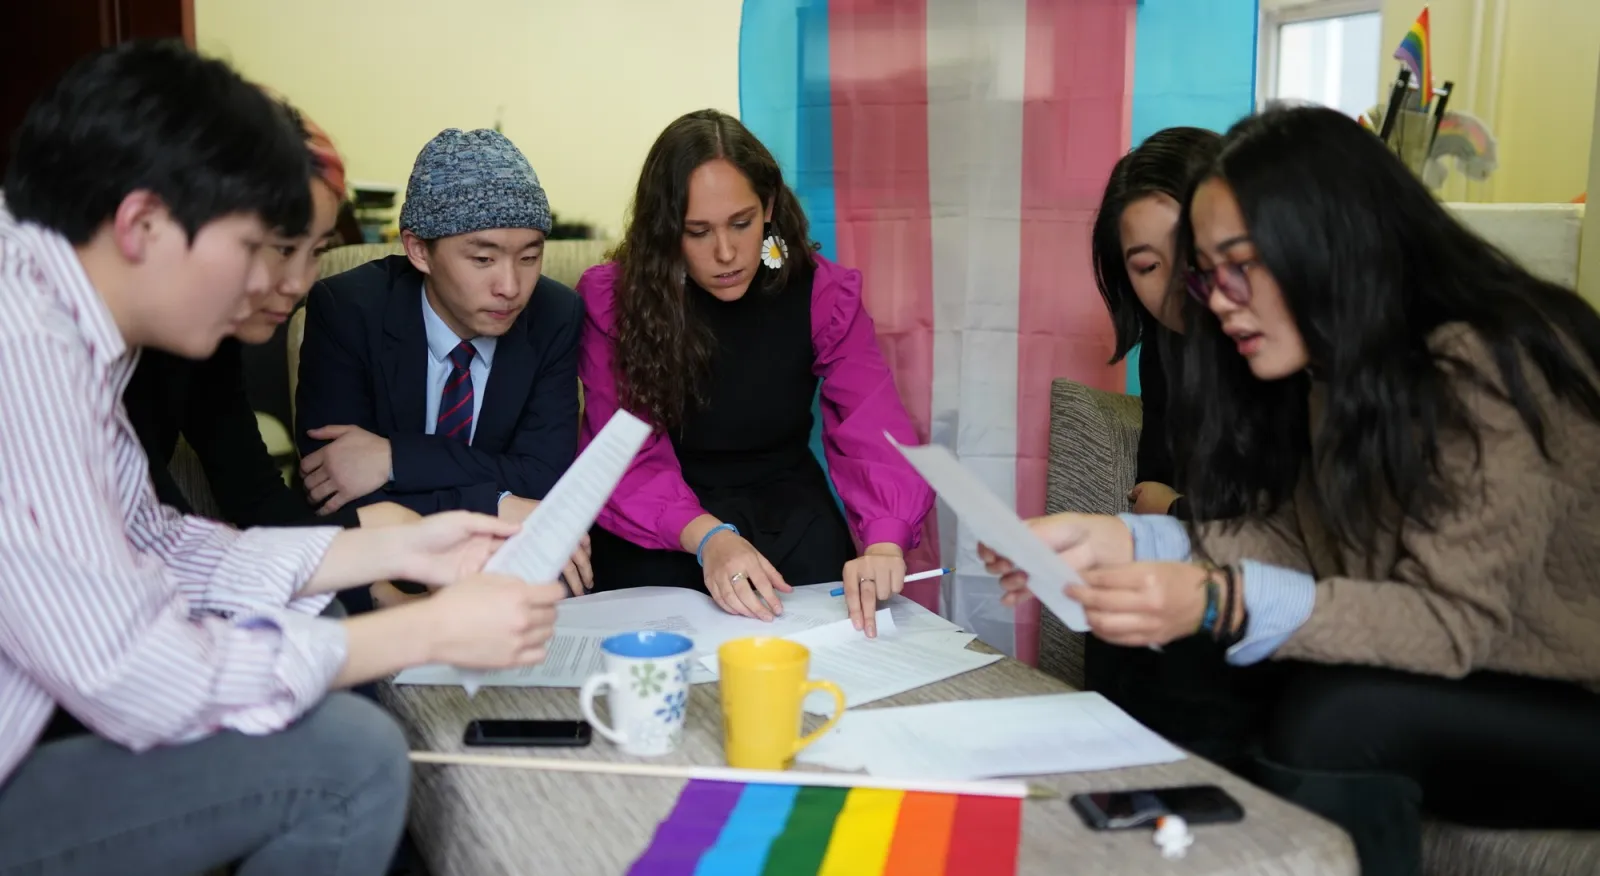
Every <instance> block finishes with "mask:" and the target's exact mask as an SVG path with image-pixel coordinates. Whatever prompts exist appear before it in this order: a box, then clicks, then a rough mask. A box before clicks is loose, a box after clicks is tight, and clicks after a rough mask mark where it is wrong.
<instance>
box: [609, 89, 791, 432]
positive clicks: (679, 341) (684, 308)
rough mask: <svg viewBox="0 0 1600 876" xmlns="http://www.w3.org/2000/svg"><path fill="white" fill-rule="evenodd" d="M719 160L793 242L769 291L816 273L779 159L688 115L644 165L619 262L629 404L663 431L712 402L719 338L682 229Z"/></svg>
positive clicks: (735, 127)
mask: <svg viewBox="0 0 1600 876" xmlns="http://www.w3.org/2000/svg"><path fill="white" fill-rule="evenodd" d="M717 158H722V159H726V160H727V161H728V162H729V163H730V164H732V165H733V166H734V167H736V168H738V169H739V172H740V173H743V174H744V175H745V178H746V179H748V180H749V181H750V187H751V188H752V189H754V190H755V193H756V196H757V197H759V198H760V199H761V203H762V204H763V205H767V204H770V205H772V222H771V224H770V226H769V227H768V229H767V230H766V234H777V235H778V236H780V237H782V238H783V239H784V240H785V241H787V242H788V249H789V252H788V257H787V258H785V259H784V263H783V267H781V268H778V269H777V270H775V271H761V272H758V274H757V276H758V278H759V277H760V276H761V275H762V274H765V275H766V277H765V280H764V282H763V285H762V287H761V291H772V290H776V289H781V288H783V287H784V285H785V284H786V283H787V282H788V281H789V278H790V276H791V274H792V273H793V272H795V271H804V272H810V271H811V270H812V269H813V268H814V267H815V262H814V261H813V259H812V255H811V246H810V229H809V227H808V223H807V222H806V214H805V211H803V210H802V209H801V208H800V201H799V199H798V198H796V197H795V194H794V192H793V191H792V190H790V188H789V186H788V185H787V184H786V183H784V181H783V172H782V171H781V170H780V169H779V168H778V162H777V159H775V158H773V157H772V153H771V152H769V151H767V147H766V146H763V145H762V144H761V141H760V140H758V139H756V136H755V135H754V134H752V133H750V129H749V128H746V127H745V126H744V125H742V124H740V122H739V120H738V119H736V118H734V117H733V116H730V115H728V114H727V113H724V112H719V111H717V110H712V109H706V110H696V111H695V112H691V113H688V114H686V115H683V116H680V117H679V118H678V119H677V120H676V121H674V122H673V123H672V124H670V125H668V126H667V128H666V130H664V131H662V132H661V136H659V137H657V138H656V142H655V144H654V145H653V146H651V147H650V153H649V154H648V155H647V156H646V157H645V160H644V169H643V171H641V172H640V174H639V186H638V189H637V190H636V191H635V193H634V196H633V215H632V217H631V218H630V220H629V222H628V228H627V230H626V231H625V232H624V233H623V236H622V243H621V245H620V246H618V247H617V251H616V253H615V254H614V255H613V257H614V258H615V259H616V262H617V267H618V269H619V271H620V273H621V276H620V277H619V278H618V282H617V292H616V294H617V305H616V306H617V326H616V338H615V356H616V371H617V382H618V388H619V390H620V394H621V397H622V406H623V407H624V408H625V409H627V410H629V411H632V412H633V413H635V414H639V415H640V416H642V417H644V418H645V419H646V420H647V421H648V422H650V423H652V424H653V425H655V426H657V427H659V428H662V429H671V428H673V427H675V426H677V425H679V424H680V423H681V422H682V420H683V417H684V415H685V414H686V413H687V410H688V408H689V407H690V406H691V405H693V404H698V403H702V402H704V399H703V398H702V397H701V382H702V380H703V378H704V376H705V372H706V369H707V367H708V366H709V363H710V360H711V350H712V346H713V343H714V339H713V338H712V337H711V335H710V329H708V328H707V327H705V326H703V325H700V324H698V323H697V322H696V321H695V319H694V315H693V313H692V312H691V311H690V309H689V306H688V301H687V299H686V298H685V295H686V294H687V287H686V282H685V279H684V278H685V273H684V272H685V264H684V258H683V222H684V212H685V211H686V210H688V208H689V177H690V176H692V175H693V174H694V172H695V170H696V169H697V168H699V167H700V165H702V164H705V163H706V162H708V161H711V160H713V159H717ZM763 236H765V235H763ZM752 291H756V290H752Z"/></svg>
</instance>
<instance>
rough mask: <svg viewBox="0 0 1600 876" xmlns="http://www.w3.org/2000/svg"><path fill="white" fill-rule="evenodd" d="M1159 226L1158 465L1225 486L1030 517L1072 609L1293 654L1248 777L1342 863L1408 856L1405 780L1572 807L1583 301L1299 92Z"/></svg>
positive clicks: (1131, 625) (1580, 570) (1232, 648)
mask: <svg viewBox="0 0 1600 876" xmlns="http://www.w3.org/2000/svg"><path fill="white" fill-rule="evenodd" d="M1179 240H1180V242H1185V243H1188V244H1190V245H1191V246H1190V249H1191V251H1192V261H1193V265H1194V268H1195V270H1194V274H1193V276H1192V277H1191V278H1189V281H1188V284H1187V285H1188V288H1189V289H1190V290H1191V291H1192V294H1193V296H1194V298H1195V299H1196V305H1198V306H1193V307H1190V308H1189V311H1188V313H1187V319H1186V336H1185V352H1184V357H1183V363H1182V364H1183V367H1182V375H1183V377H1182V381H1181V386H1180V387H1179V388H1178V389H1177V390H1176V391H1175V393H1174V398H1175V400H1176V404H1175V416H1177V417H1178V418H1179V419H1180V420H1181V421H1183V422H1184V423H1185V424H1186V427H1187V428H1190V429H1192V430H1193V445H1192V447H1191V448H1190V452H1191V453H1192V456H1191V457H1189V458H1188V459H1187V460H1185V462H1187V463H1188V464H1187V465H1181V466H1180V467H1181V468H1182V469H1183V471H1184V476H1183V477H1182V479H1181V480H1182V486H1183V488H1184V492H1185V494H1186V495H1187V496H1188V497H1189V500H1190V502H1191V503H1192V504H1193V506H1194V509H1195V515H1196V518H1197V519H1202V520H1203V519H1206V518H1207V517H1208V516H1209V515H1208V511H1209V510H1210V509H1212V508H1215V507H1218V506H1219V505H1221V504H1224V503H1229V502H1237V503H1240V504H1241V505H1242V506H1243V507H1245V508H1247V509H1248V510H1247V512H1246V513H1245V514H1244V515H1243V516H1242V517H1240V518H1238V519H1235V520H1230V521H1226V522H1220V523H1203V524H1188V525H1185V524H1184V523H1182V522H1180V521H1177V520H1174V519H1172V518H1170V517H1162V516H1150V515H1124V516H1122V517H1092V516H1087V515H1072V516H1069V515H1060V516H1056V517H1052V518H1045V519H1041V520H1038V521H1035V522H1034V524H1033V526H1034V531H1035V532H1036V533H1037V534H1038V535H1039V536H1040V537H1041V538H1043V539H1045V540H1047V541H1049V542H1050V543H1051V544H1052V545H1053V546H1055V547H1056V548H1057V549H1058V550H1061V551H1062V554H1063V556H1064V557H1065V558H1066V559H1067V560H1068V561H1069V562H1071V563H1072V564H1073V565H1074V566H1075V567H1077V568H1079V569H1081V570H1082V571H1083V578H1084V582H1085V583H1084V585H1083V586H1074V587H1071V588H1069V589H1068V592H1069V593H1070V594H1071V595H1072V596H1074V597H1075V598H1077V599H1078V600H1079V601H1080V602H1081V603H1082V604H1083V606H1084V608H1085V610H1086V612H1087V614H1088V618H1089V623H1090V625H1091V626H1092V627H1093V629H1094V632H1095V635H1097V636H1100V637H1101V638H1104V639H1107V640H1108V641H1112V642H1118V643H1121V644H1124V645H1130V646H1149V645H1157V646H1159V645H1162V644H1165V643H1167V642H1170V641H1173V640H1175V639H1179V638H1182V637H1184V636H1187V635H1191V634H1193V633H1194V632H1195V631H1197V630H1198V631H1201V632H1204V633H1207V634H1209V635H1211V636H1212V637H1213V638H1215V639H1216V640H1217V641H1218V642H1219V643H1221V644H1222V645H1224V646H1225V647H1226V648H1227V660H1228V661H1229V662H1230V663H1233V664H1235V665H1248V664H1254V663H1258V662H1261V661H1264V660H1269V659H1276V660H1291V661H1298V662H1299V663H1300V667H1301V668H1299V669H1297V671H1296V675H1295V678H1294V679H1293V680H1292V681H1291V682H1290V683H1289V685H1288V687H1287V689H1286V692H1285V694H1284V696H1283V698H1282V699H1281V700H1280V702H1279V704H1278V706H1277V708H1276V710H1275V713H1274V717H1273V719H1272V721H1271V724H1270V727H1269V731H1268V735H1267V741H1266V751H1265V757H1264V758H1263V759H1262V762H1261V763H1260V764H1259V768H1260V775H1259V776H1258V777H1257V780H1258V781H1259V782H1261V783H1262V784H1264V785H1266V786H1267V787H1269V788H1273V789H1274V790H1277V791H1278V792H1279V793H1280V794H1283V795H1284V796H1286V797H1289V798H1290V799H1292V800H1294V801H1296V802H1298V803H1300V804H1302V805H1304V806H1306V807H1307V808H1310V809H1313V810H1314V811H1317V812H1319V813H1321V814H1323V815H1325V816H1327V817H1329V818H1331V819H1332V820H1334V821H1335V822H1337V823H1339V824H1340V825H1341V826H1342V827H1344V828H1345V830H1346V831H1348V832H1349V833H1350V835H1351V836H1352V838H1353V839H1354V840H1355V844H1356V848H1357V851H1358V853H1359V855H1360V858H1361V862H1362V868H1363V872H1364V873H1366V874H1369V876H1371V874H1388V873H1405V874H1415V873H1420V872H1421V863H1420V861H1421V830H1420V818H1421V812H1422V810H1423V808H1424V807H1425V808H1426V809H1427V810H1428V811H1429V812H1431V813H1432V814H1435V815H1438V816H1441V817H1443V818H1446V819H1448V820H1451V821H1456V822H1462V823H1468V824H1476V825H1485V826H1499V827H1543V828H1596V827H1600V807H1596V806H1594V805H1593V796H1592V795H1593V791H1592V789H1593V787H1594V786H1595V785H1596V784H1600V747H1597V746H1596V745H1595V728H1597V727H1600V696H1597V695H1596V690H1597V689H1600V456H1596V455H1595V453H1594V448H1595V447H1596V446H1600V386H1597V378H1596V374H1597V366H1600V315H1597V314H1596V313H1595V311H1594V309H1593V308H1591V307H1590V306H1589V305H1588V304H1587V303H1586V302H1584V301H1583V300H1582V299H1580V298H1579V297H1578V296H1577V295H1576V294H1575V293H1574V292H1573V291H1572V290H1570V289H1566V288H1563V287H1561V286H1558V285H1555V284H1552V283H1549V282H1547V281H1545V280H1542V279H1539V278H1537V277H1535V276H1533V275H1531V274H1529V273H1528V272H1527V271H1526V270H1524V269H1523V268H1522V267H1520V266H1519V265H1517V264H1516V263H1515V262H1513V261H1512V260H1511V259H1509V258H1508V257H1506V256H1505V255H1504V254H1503V253H1501V252H1500V251H1499V250H1497V249H1495V248H1494V247H1493V246H1491V245H1489V244H1487V243H1485V242H1484V241H1482V240H1481V239H1479V238H1478V237H1476V236H1474V235H1473V234H1472V233H1471V232H1470V231H1468V230H1467V229H1466V228H1464V227H1463V226H1462V225H1460V224H1459V223H1458V222H1457V221H1455V219H1454V218H1452V217H1451V215H1450V214H1449V213H1448V212H1446V211H1445V209H1444V208H1443V207H1442V206H1441V205H1440V204H1439V203H1438V202H1437V201H1436V200H1435V199H1434V198H1433V196H1432V195H1431V194H1430V193H1429V192H1428V190H1427V189H1426V188H1425V187H1424V186H1423V185H1422V184H1421V183H1420V182H1419V181H1418V180H1417V179H1416V178H1415V177H1414V176H1413V175H1412V174H1411V173H1410V172H1409V171H1408V170H1407V169H1406V167H1405V166H1404V165H1403V164H1402V163H1401V162H1400V160H1399V159H1398V158H1397V157H1396V156H1394V155H1393V154H1392V153H1390V152H1389V151H1388V150H1387V149H1386V148H1385V147H1384V146H1383V144H1382V143H1381V142H1379V140H1378V139H1377V138H1376V137H1374V136H1373V135H1372V134H1371V133H1370V132H1368V131H1366V130H1364V129H1363V128H1362V127H1361V126H1359V125H1357V124H1356V123H1355V122H1353V121H1351V120H1350V119H1348V118H1346V117H1344V116H1342V115H1340V114H1339V113H1337V112H1335V111H1333V110H1328V109H1321V108H1295V109H1284V110H1272V111H1268V112H1266V113H1264V114H1262V115H1260V116H1256V117H1253V118H1250V119H1247V120H1245V121H1243V122H1241V123H1239V124H1238V125H1236V126H1235V127H1234V129H1233V130H1232V131H1230V132H1229V134H1228V135H1227V137H1226V139H1225V141H1224V145H1223V150H1222V154H1221V156H1220V157H1219V159H1218V160H1217V162H1216V163H1215V164H1214V165H1213V167H1212V169H1211V171H1210V172H1209V173H1208V174H1207V178H1206V179H1205V181H1204V182H1203V183H1202V184H1201V185H1200V186H1199V187H1198V188H1197V189H1196V191H1195V193H1194V195H1193V197H1192V199H1191V200H1190V202H1189V204H1188V205H1187V209H1186V213H1185V217H1184V228H1183V229H1182V230H1180V233H1179ZM985 559H986V561H988V562H989V563H990V566H991V569H992V570H993V571H996V572H998V573H1004V574H1005V575H1006V578H1005V582H1004V583H1005V585H1006V587H1007V589H1008V591H1009V592H1008V593H1007V596H1006V598H1007V599H1008V600H1010V601H1015V600H1017V599H1019V598H1021V597H1022V595H1023V591H1020V590H1019V589H1018V588H1019V587H1020V586H1021V584H1022V582H1021V580H1020V579H1021V577H1022V576H1021V575H1020V574H1019V573H1017V572H1016V571H1014V570H1013V568H1012V566H1011V564H1010V562H1009V561H1007V560H1006V559H1004V558H1002V557H998V556H995V555H994V554H993V553H992V552H989V551H987V550H985Z"/></svg>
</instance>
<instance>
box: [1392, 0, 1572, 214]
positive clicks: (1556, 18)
mask: <svg viewBox="0 0 1600 876" xmlns="http://www.w3.org/2000/svg"><path fill="white" fill-rule="evenodd" d="M1422 5H1423V2H1422V0H1384V2H1383V45H1384V51H1383V61H1382V64H1383V67H1382V69H1383V76H1382V77H1381V79H1380V81H1381V82H1382V83H1383V88H1384V89H1385V95H1384V97H1383V99H1385V100H1386V99H1387V89H1388V86H1389V84H1390V83H1391V82H1393V79H1394V74H1395V71H1396V70H1398V69H1399V62H1397V61H1395V60H1393V59H1392V58H1390V57H1389V56H1390V55H1391V54H1392V53H1393V51H1394V47H1395V46H1398V45H1399V44H1400V40H1401V38H1402V37H1403V36H1404V35H1405V32H1406V29H1407V28H1409V27H1410V26H1411V23H1412V22H1413V21H1415V20H1416V17H1417V13H1418V12H1420V11H1421V9H1422ZM1427 5H1428V7H1429V17H1430V19H1431V30H1432V42H1433V76H1434V81H1435V83H1442V82H1443V81H1445V80H1447V79H1452V80H1454V81H1455V83H1456V91H1455V93H1454V94H1453V95H1452V96H1451V98H1450V108H1451V109H1460V110H1465V111H1467V112H1470V113H1472V114H1473V115H1475V116H1477V117H1478V118H1480V119H1482V120H1483V121H1484V122H1485V123H1487V124H1488V125H1489V128H1490V130H1491V131H1492V132H1493V133H1494V135H1495V137H1496V139H1497V140H1498V142H1499V154H1500V169H1499V170H1497V171H1496V172H1495V173H1494V175H1493V176H1491V177H1490V179H1489V181H1488V182H1487V183H1484V184H1482V185H1478V184H1464V183H1463V182H1461V181H1460V176H1459V175H1458V174H1453V175H1452V177H1451V180H1452V181H1451V182H1450V183H1448V184H1447V185H1446V187H1445V190H1444V192H1442V194H1443V196H1444V197H1445V198H1446V199H1448V200H1468V201H1495V202H1501V203H1516V202H1550V201H1555V202H1565V201H1570V200H1571V199H1573V198H1575V197H1577V196H1578V195H1579V194H1581V193H1583V192H1584V190H1585V188H1586V186H1587V178H1588V173H1589V145H1590V137H1591V132H1592V129H1593V124H1594V112H1595V109H1594V107H1595V79H1596V72H1597V69H1600V0H1427ZM1475 21H1479V22H1481V24H1480V26H1479V27H1478V29H1477V31H1476V32H1477V33H1478V34H1479V36H1480V40H1479V46H1478V53H1477V63H1476V69H1474V64H1473V60H1474V57H1473V47H1472V42H1473V35H1474V22H1475ZM1502 22H1503V27H1502V26H1500V25H1501V23H1502ZM1497 41H1499V42H1500V44H1501V52H1500V61H1499V73H1498V77H1496V75H1495V70H1494V66H1495V60H1494V59H1495V54H1496V53H1495V46H1496V42H1497ZM1496 85H1498V87H1496Z"/></svg>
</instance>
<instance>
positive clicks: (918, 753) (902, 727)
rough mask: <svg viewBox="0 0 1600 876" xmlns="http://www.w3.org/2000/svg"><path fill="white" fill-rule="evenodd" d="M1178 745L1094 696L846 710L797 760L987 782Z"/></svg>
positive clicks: (1098, 764) (1142, 761) (1095, 765)
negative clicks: (837, 721)
mask: <svg viewBox="0 0 1600 876" xmlns="http://www.w3.org/2000/svg"><path fill="white" fill-rule="evenodd" d="M1184 756H1185V755H1184V753H1183V751H1182V750H1180V749H1179V748H1178V747H1177V746H1175V745H1173V744H1172V743H1170V742H1168V741H1166V740H1165V739H1162V738H1161V737H1160V736H1157V735H1156V734H1155V733H1153V732H1152V731H1150V730H1149V729H1147V728H1146V727H1144V726H1143V725H1141V724H1140V723H1139V722H1137V721H1135V720H1133V718H1131V717H1129V716H1128V714H1127V713H1126V712H1124V711H1122V710H1121V709H1119V708H1117V707H1116V706H1115V705H1113V704H1112V703H1111V702H1110V701H1109V700H1107V699H1105V698H1104V697H1102V696H1100V695H1099V694H1096V693H1070V694H1053V695H1049V696H1038V697H1012V698H1007V699H995V700H965V701H961V702H951V703H935V704H932V705H925V706H904V707H900V708H885V709H863V710H861V711H851V712H846V713H845V715H844V717H843V718H841V719H840V721H839V723H838V725H837V726H836V727H835V728H834V729H833V730H831V731H829V733H828V735H827V736H824V737H823V738H822V739H819V740H817V742H816V743H814V744H812V745H811V746H810V747H808V748H806V749H805V750H803V751H802V752H800V755H799V756H798V757H797V758H796V759H797V760H798V761H800V762H801V763H807V764H813V765H817V766H827V767H832V768H834V769H844V770H860V769H865V770H866V771H867V772H868V773H871V774H874V775H893V776H904V777H906V778H913V779H987V778H996V777H999V776H1030V775H1048V774H1053V773H1068V772H1087V771H1093V770H1109V769H1122V768H1125V767H1134V766H1146V765H1149V764H1157V763H1170V762H1172V761H1176V760H1182V759H1183V758H1184Z"/></svg>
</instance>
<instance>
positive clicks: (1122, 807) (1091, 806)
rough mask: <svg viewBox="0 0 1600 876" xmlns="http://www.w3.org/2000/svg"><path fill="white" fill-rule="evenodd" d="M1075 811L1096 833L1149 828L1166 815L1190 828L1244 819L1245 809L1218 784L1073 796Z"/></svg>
mask: <svg viewBox="0 0 1600 876" xmlns="http://www.w3.org/2000/svg"><path fill="white" fill-rule="evenodd" d="M1072 808H1073V809H1076V810H1077V812H1078V817H1079V818H1082V819H1083V823H1084V824H1087V825H1089V827H1091V828H1093V829H1095V830H1127V829H1129V828H1134V827H1146V826H1149V825H1152V824H1154V823H1155V820H1156V819H1157V818H1160V817H1161V816H1163V815H1176V816H1178V817H1179V818H1182V819H1183V820H1184V821H1186V822H1188V823H1189V824H1191V825H1195V824H1232V823H1234V822H1236V821H1243V820H1244V807H1243V806H1240V805H1239V801H1237V800H1235V799H1233V797H1231V796H1229V794H1228V792H1227V791H1224V790H1222V789H1221V788H1219V787H1217V786H1216V785H1186V786H1183V787H1178V788H1148V789H1145V790H1142V791H1107V792H1103V793H1099V794H1074V795H1072Z"/></svg>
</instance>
